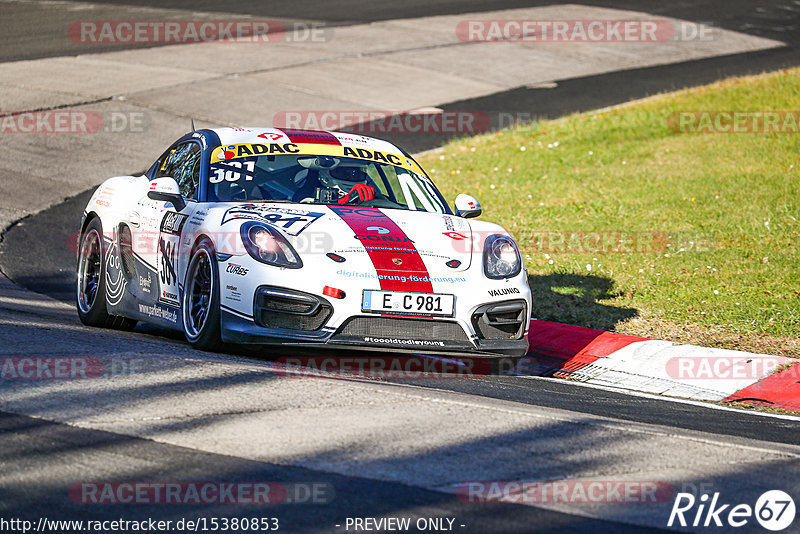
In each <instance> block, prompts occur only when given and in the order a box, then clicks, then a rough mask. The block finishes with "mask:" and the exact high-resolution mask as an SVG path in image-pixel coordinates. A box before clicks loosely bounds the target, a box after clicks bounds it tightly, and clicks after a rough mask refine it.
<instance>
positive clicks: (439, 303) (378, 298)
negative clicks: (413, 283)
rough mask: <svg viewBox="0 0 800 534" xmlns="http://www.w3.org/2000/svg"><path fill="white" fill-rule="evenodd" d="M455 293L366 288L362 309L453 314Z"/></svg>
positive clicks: (413, 313)
mask: <svg viewBox="0 0 800 534" xmlns="http://www.w3.org/2000/svg"><path fill="white" fill-rule="evenodd" d="M454 302H455V297H454V296H453V295H441V294H438V293H406V292H402V291H372V290H369V289H366V290H364V293H363V298H362V301H361V311H364V312H370V313H390V314H400V315H425V316H440V317H452V316H453V303H454Z"/></svg>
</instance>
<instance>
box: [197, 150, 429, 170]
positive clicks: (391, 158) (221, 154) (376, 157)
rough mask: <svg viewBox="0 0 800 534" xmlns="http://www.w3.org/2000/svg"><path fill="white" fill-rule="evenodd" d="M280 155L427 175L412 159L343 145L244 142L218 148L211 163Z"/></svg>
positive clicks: (212, 154) (212, 156)
mask: <svg viewBox="0 0 800 534" xmlns="http://www.w3.org/2000/svg"><path fill="white" fill-rule="evenodd" d="M276 154H298V155H309V156H333V157H340V158H355V159H363V160H368V161H374V162H376V163H383V164H386V165H395V166H397V167H402V168H405V169H408V170H410V171H413V172H415V173H418V174H424V173H423V172H422V169H420V167H419V166H418V165H417V164H416V163H415V162H414V161H412V160H411V159H409V158H407V157H405V156H401V155H399V154H394V153H392V152H384V151H380V150H373V149H367V148H360V147H349V146H341V145H324V144H309V143H244V144H239V145H228V146H224V147H218V148H216V149H215V150H214V151H213V152H212V153H211V163H212V164H213V163H218V162H220V161H226V160H230V159H235V158H245V157H248V156H260V155H276Z"/></svg>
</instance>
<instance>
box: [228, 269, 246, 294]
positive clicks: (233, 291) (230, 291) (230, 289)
mask: <svg viewBox="0 0 800 534" xmlns="http://www.w3.org/2000/svg"><path fill="white" fill-rule="evenodd" d="M245 270H246V269H245ZM224 297H225V300H230V301H232V302H241V301H242V294H241V293H240V292H239V288H238V287H237V286H234V285H231V284H228V285H226V286H225V295H224Z"/></svg>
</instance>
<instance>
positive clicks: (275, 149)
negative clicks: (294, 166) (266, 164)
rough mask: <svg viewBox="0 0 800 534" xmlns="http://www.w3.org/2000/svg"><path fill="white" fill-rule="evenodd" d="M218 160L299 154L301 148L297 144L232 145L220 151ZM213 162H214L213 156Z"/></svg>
mask: <svg viewBox="0 0 800 534" xmlns="http://www.w3.org/2000/svg"><path fill="white" fill-rule="evenodd" d="M218 150H219V154H217V159H219V160H220V161H222V160H226V159H232V158H242V157H245V156H263V155H265V154H297V153H298V152H300V148H299V147H298V146H297V145H296V144H295V143H283V144H280V143H269V144H263V143H250V144H246V145H230V146H227V147H225V148H224V149H218ZM211 161H212V162H214V157H213V156H212V158H211Z"/></svg>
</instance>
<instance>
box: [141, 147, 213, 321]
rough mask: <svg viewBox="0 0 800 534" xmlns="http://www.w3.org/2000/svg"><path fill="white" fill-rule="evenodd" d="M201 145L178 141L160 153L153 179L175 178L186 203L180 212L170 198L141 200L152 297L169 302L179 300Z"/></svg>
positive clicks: (173, 303)
mask: <svg viewBox="0 0 800 534" xmlns="http://www.w3.org/2000/svg"><path fill="white" fill-rule="evenodd" d="M200 159H201V147H200V144H199V143H198V142H196V141H185V142H183V143H178V144H176V145H175V146H173V147H172V148H171V149H170V150H168V151H167V152H166V153H165V154H164V156H162V158H161V160H160V162H159V164H158V167H157V168H156V170H155V172H154V173H153V174H152V179H153V180H154V179H157V178H163V177H171V178H173V179H175V181H176V182H178V186H179V187H180V190H181V194H182V195H183V197H184V199H185V200H186V207H185V208H183V209H182V210H181V211H180V212H177V211H176V210H175V206H174V205H173V204H172V203H171V202H165V201H161V200H153V199H150V198H147V199H145V200H144V203H145V208H146V209H145V210H144V211H146V212H147V213H148V216H147V217H142V225H141V228H140V230H141V231H142V232H143V233H144V234H145V235H146V236H147V242H148V243H149V246H148V247H147V248H146V250H145V259H146V261H147V263H148V264H150V265H151V266H152V267H153V269H154V271H155V274H156V279H157V284H158V292H157V293H156V294H155V295H154V296H155V297H156V298H154V299H153V300H154V301H158V302H160V303H162V304H167V305H170V306H179V304H180V275H179V273H180V272H181V270H180V269H181V268H182V266H185V265H186V258H181V257H180V249H181V236H182V234H183V229H184V225H185V223H186V221H187V219H188V218H189V217H190V216H191V214H192V212H193V211H194V209H195V207H196V206H197V200H196V195H197V186H198V182H199V179H200Z"/></svg>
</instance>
